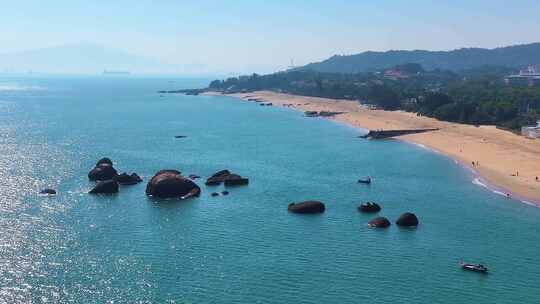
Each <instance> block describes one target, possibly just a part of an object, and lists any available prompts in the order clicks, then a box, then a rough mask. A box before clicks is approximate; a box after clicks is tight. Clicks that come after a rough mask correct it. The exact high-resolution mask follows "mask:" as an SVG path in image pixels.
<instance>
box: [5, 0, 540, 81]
mask: <svg viewBox="0 0 540 304" xmlns="http://www.w3.org/2000/svg"><path fill="white" fill-rule="evenodd" d="M539 12H540V1H539V0H516V1H500V0H489V1H488V0H469V1H465V0H454V1H427V0H417V1H414V0H409V1H405V0H403V1H397V0H395V1H390V0H377V1H375V0H374V1H364V0H350V1H348V0H328V1H322V0H310V1H308V0H306V1H299V0H288V1H281V0H273V1H269V0H267V1H262V0H236V1H234V0H228V1H210V0H197V1H181V0H177V1H173V0H153V1H149V0H137V1H133V0H129V1H125V0H114V1H111V0H107V1H104V0H92V1H78V0H48V1H43V0H18V1H12V0H0V54H5V53H17V52H21V51H25V50H32V49H41V48H49V47H57V46H62V45H74V44H93V45H98V46H101V47H104V48H112V49H117V50H122V51H125V52H127V53H129V54H133V55H136V56H144V57H148V58H152V59H153V60H156V61H158V62H160V63H164V64H174V65H189V66H192V67H202V66H205V67H207V68H209V69H212V68H214V69H215V70H220V71H230V72H247V71H254V72H270V71H276V70H280V69H284V68H286V67H287V66H288V65H290V64H291V59H292V60H294V64H295V65H303V64H306V63H309V62H315V61H321V60H324V59H326V58H328V57H330V56H332V55H335V54H342V55H343V54H355V53H360V52H363V51H368V50H374V51H385V50H390V49H428V50H450V49H456V48H461V47H485V48H493V47H498V46H506V45H513V44H522V43H530V42H538V41H540V31H539V30H538V28H540V14H539Z"/></svg>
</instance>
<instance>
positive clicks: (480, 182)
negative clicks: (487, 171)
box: [472, 177, 540, 207]
mask: <svg viewBox="0 0 540 304" xmlns="http://www.w3.org/2000/svg"><path fill="white" fill-rule="evenodd" d="M472 183H473V184H475V185H477V186H480V187H482V188H485V189H487V190H489V191H491V192H493V193H495V194H498V195H500V196H504V197H508V193H506V192H503V191H502V190H500V189H497V188H496V187H494V186H491V185H489V184H488V183H486V182H484V181H483V180H482V179H481V178H479V177H476V178H474V179H473V180H472ZM511 198H513V199H516V200H518V201H520V202H522V203H524V204H526V205H529V206H534V207H540V206H539V205H538V204H535V203H533V202H529V201H526V200H524V199H520V198H519V197H518V198H516V197H513V196H511Z"/></svg>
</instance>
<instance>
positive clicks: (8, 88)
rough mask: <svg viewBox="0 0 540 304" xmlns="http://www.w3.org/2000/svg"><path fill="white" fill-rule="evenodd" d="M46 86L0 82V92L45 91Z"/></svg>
mask: <svg viewBox="0 0 540 304" xmlns="http://www.w3.org/2000/svg"><path fill="white" fill-rule="evenodd" d="M45 90H47V88H44V87H40V86H32V85H20V84H12V83H7V84H0V92H24V91H45Z"/></svg>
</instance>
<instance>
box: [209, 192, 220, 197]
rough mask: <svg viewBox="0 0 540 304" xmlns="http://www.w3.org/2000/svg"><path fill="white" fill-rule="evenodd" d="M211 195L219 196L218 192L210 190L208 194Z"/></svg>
mask: <svg viewBox="0 0 540 304" xmlns="http://www.w3.org/2000/svg"><path fill="white" fill-rule="evenodd" d="M210 195H211V196H219V193H217V192H212V194H210Z"/></svg>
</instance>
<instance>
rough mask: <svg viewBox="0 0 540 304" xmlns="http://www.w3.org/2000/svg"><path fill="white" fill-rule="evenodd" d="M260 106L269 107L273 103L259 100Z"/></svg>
mask: <svg viewBox="0 0 540 304" xmlns="http://www.w3.org/2000/svg"><path fill="white" fill-rule="evenodd" d="M259 105H260V106H267V107H271V106H272V105H273V104H272V103H271V102H266V103H265V102H261V103H259Z"/></svg>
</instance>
